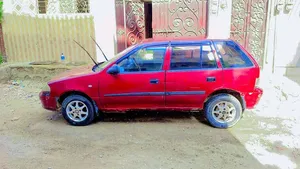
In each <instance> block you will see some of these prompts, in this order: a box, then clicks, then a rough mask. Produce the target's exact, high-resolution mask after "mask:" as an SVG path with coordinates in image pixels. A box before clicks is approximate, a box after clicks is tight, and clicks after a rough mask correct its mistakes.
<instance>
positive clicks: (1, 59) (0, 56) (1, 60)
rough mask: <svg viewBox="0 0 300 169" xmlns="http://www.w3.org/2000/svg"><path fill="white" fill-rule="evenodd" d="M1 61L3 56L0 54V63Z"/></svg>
mask: <svg viewBox="0 0 300 169" xmlns="http://www.w3.org/2000/svg"><path fill="white" fill-rule="evenodd" d="M2 62H3V56H2V55H1V54H0V65H1V63H2Z"/></svg>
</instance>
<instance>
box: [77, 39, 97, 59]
mask: <svg viewBox="0 0 300 169" xmlns="http://www.w3.org/2000/svg"><path fill="white" fill-rule="evenodd" d="M74 42H75V43H76V44H77V45H78V46H80V47H81V48H82V49H83V50H84V51H85V52H86V53H87V54H88V55H89V57H90V58H91V59H92V61H93V62H94V63H95V65H97V64H98V63H97V62H96V61H95V60H94V59H93V57H92V56H91V54H90V53H89V52H88V51H87V50H86V49H85V48H84V47H83V46H82V45H80V44H79V43H78V42H77V41H76V40H74Z"/></svg>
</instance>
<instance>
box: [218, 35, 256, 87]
mask: <svg viewBox="0 0 300 169" xmlns="http://www.w3.org/2000/svg"><path fill="white" fill-rule="evenodd" d="M214 44H215V48H216V51H217V53H218V55H219V58H220V62H221V64H222V67H223V75H224V85H225V86H224V87H226V88H228V89H234V90H236V91H239V92H250V91H253V90H254V87H255V83H256V80H257V78H258V77H259V66H258V65H257V63H256V62H255V60H252V58H251V57H249V56H247V55H248V54H247V53H246V52H244V51H243V49H242V48H241V47H240V46H239V45H238V44H237V43H236V42H234V41H228V40H226V41H221V40H220V41H214Z"/></svg>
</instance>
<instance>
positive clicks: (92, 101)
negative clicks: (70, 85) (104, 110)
mask: <svg viewBox="0 0 300 169" xmlns="http://www.w3.org/2000/svg"><path fill="white" fill-rule="evenodd" d="M71 95H79V96H83V97H85V98H87V99H88V100H89V101H90V102H91V103H92V104H93V107H94V110H95V112H96V114H97V115H98V111H99V108H98V106H97V104H96V102H95V101H94V100H93V99H92V98H91V97H90V96H88V95H87V94H85V93H84V92H81V91H76V90H71V91H67V92H65V93H63V94H62V95H60V97H59V98H58V100H57V102H58V103H59V104H60V105H61V104H62V102H63V101H64V100H65V99H66V98H67V97H69V96H71Z"/></svg>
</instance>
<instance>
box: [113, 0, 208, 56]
mask: <svg viewBox="0 0 300 169" xmlns="http://www.w3.org/2000/svg"><path fill="white" fill-rule="evenodd" d="M146 2H148V3H149V2H150V3H152V8H151V9H152V12H151V13H152V17H151V18H152V19H151V20H145V18H146V17H145V3H146ZM115 3H116V20H117V21H116V22H117V46H118V47H117V50H118V52H120V51H122V50H124V49H125V48H127V47H129V46H131V45H133V44H136V43H138V42H140V41H141V40H143V39H145V37H146V36H145V34H146V31H147V33H148V32H149V31H150V32H151V31H152V37H153V38H163V37H173V38H176V37H195V36H197V37H200V38H203V37H205V36H206V25H207V24H206V21H207V5H208V4H207V0H152V1H145V0H116V1H115ZM146 11H147V10H146ZM147 12H148V11H147ZM151 13H147V15H151ZM145 22H148V23H147V24H146V23H145ZM149 22H152V23H150V26H151V24H152V28H150V29H149V28H148V29H149V30H148V29H147V30H145V29H146V26H148V25H149Z"/></svg>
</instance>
